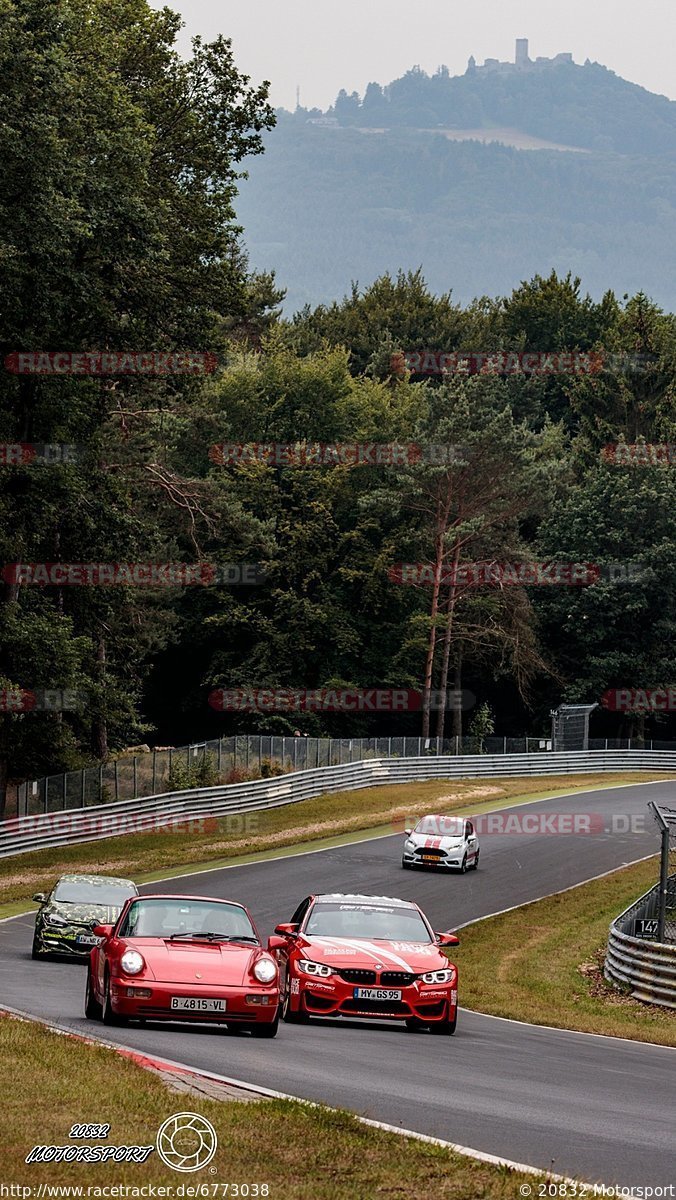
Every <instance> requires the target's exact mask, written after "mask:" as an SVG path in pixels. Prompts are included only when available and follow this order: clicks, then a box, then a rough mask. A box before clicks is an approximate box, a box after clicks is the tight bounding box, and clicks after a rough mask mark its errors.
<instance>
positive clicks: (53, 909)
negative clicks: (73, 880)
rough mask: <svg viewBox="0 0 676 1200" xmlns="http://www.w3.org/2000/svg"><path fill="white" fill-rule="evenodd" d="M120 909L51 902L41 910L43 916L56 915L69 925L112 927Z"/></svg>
mask: <svg viewBox="0 0 676 1200" xmlns="http://www.w3.org/2000/svg"><path fill="white" fill-rule="evenodd" d="M121 912H122V908H121V906H120V907H114V906H113V905H110V904H71V903H69V902H67V901H65V900H52V901H50V903H49V904H47V905H45V907H44V908H43V909H42V915H43V916H48V915H49V916H51V915H52V914H53V913H56V914H57V915H58V916H60V917H63V919H64V921H67V922H68V924H69V925H90V924H91V922H92V921H96V923H97V924H98V925H114V924H115V922H116V921H117V918H118V917H119V915H120V913H121Z"/></svg>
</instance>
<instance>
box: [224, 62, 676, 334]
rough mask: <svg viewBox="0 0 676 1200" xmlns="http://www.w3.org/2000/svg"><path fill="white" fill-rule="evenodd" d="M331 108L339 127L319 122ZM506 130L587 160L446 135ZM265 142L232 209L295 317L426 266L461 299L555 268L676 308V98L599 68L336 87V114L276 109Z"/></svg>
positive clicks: (588, 283)
mask: <svg viewBox="0 0 676 1200" xmlns="http://www.w3.org/2000/svg"><path fill="white" fill-rule="evenodd" d="M322 116H328V117H329V118H332V117H333V118H335V120H336V121H337V122H338V124H337V125H335V124H334V125H333V127H331V126H330V125H329V126H325V125H318V124H313V123H311V121H312V120H313V119H317V118H321V117H322ZM496 126H500V127H509V128H511V129H512V130H521V131H522V132H523V133H524V134H526V135H528V136H530V137H532V138H540V139H542V140H544V141H549V142H553V143H556V144H562V143H563V144H566V145H568V146H576V147H580V148H583V149H585V150H586V151H587V153H584V154H582V153H575V152H572V153H567V152H560V151H549V150H516V149H512V148H510V147H508V146H503V145H499V144H496V143H489V144H487V145H482V144H480V143H479V142H477V141H450V140H448V138H447V137H446V136H445V135H444V133H443V129H452V128H455V129H456V130H459V129H491V128H495V127H496ZM440 127H442V128H440ZM364 129H371V130H374V129H380V130H384V132H382V133H373V132H371V133H367V132H363V130H364ZM434 129H438V132H436V133H434V132H430V130H434ZM422 130H426V131H427V132H422ZM266 147H267V149H266V153H265V155H263V156H262V157H261V158H257V159H254V160H252V162H251V163H250V164H249V171H250V179H249V180H248V181H247V182H244V183H243V184H242V185H241V193H240V198H239V201H238V206H237V207H238V215H239V217H240V219H241V221H242V223H243V225H244V227H245V236H246V241H247V244H248V246H249V251H250V256H251V261H252V264H253V265H254V266H256V267H257V268H261V269H262V268H270V267H274V268H275V269H276V271H277V275H278V280H279V282H280V284H282V285H284V286H285V287H287V288H288V292H289V295H288V302H287V311H293V310H294V309H296V308H299V307H301V306H302V305H303V304H305V303H311V304H315V303H318V302H320V301H327V300H332V299H335V298H340V297H341V296H342V295H343V294H344V293H345V292H346V291H347V290H348V289H349V286H350V282H351V281H352V280H358V281H359V283H360V284H362V285H366V284H368V283H370V282H371V281H372V280H373V279H374V278H376V277H377V276H378V275H380V274H382V272H383V271H385V270H391V271H396V270H397V268H399V267H403V268H416V267H418V266H421V265H422V267H423V270H424V273H425V276H426V278H427V280H428V282H429V283H430V285H431V286H432V287H433V288H435V289H436V290H439V291H442V290H446V289H448V288H452V289H453V292H454V296H455V298H456V299H457V300H463V301H466V300H469V299H471V298H472V297H473V296H476V295H481V294H496V293H504V292H508V291H510V290H511V288H512V287H514V286H516V285H518V283H519V282H520V280H521V279H525V278H529V277H530V276H532V275H533V274H534V273H536V272H540V273H541V274H548V272H549V270H550V269H551V268H552V267H554V268H556V269H557V270H559V271H561V272H563V273H565V272H567V271H568V270H572V271H574V272H575V273H576V274H579V275H581V276H582V279H583V283H584V285H585V287H587V288H588V289H589V290H590V291H592V293H594V294H597V295H600V294H601V293H602V292H603V291H605V290H606V289H607V288H609V287H612V288H613V289H614V290H615V291H617V292H618V293H620V294H623V293H624V292H630V293H631V292H634V291H636V290H640V289H643V290H645V291H647V292H648V293H650V294H651V295H652V296H653V297H654V298H655V299H656V300H657V301H658V302H659V303H661V304H663V305H665V306H667V307H669V308H672V309H674V308H676V272H675V271H674V257H675V250H676V103H674V102H672V101H669V100H666V99H665V98H664V97H661V96H655V95H653V94H652V93H650V92H647V91H645V90H644V89H643V88H639V87H635V86H634V85H633V84H629V83H627V82H626V81H624V80H622V79H619V78H618V77H617V76H615V75H614V74H613V73H612V72H610V71H607V70H606V69H605V68H603V67H599V66H597V65H588V66H584V67H578V66H575V65H573V64H570V65H566V64H564V65H562V66H556V67H551V68H547V69H546V70H543V71H538V72H532V73H530V72H528V73H524V74H519V73H516V72H511V73H505V74H497V73H496V74H489V73H488V72H485V73H484V72H481V71H479V72H477V73H476V74H469V75H465V76H460V77H457V78H450V77H449V76H448V75H447V74H444V73H443V72H442V73H439V74H437V75H434V76H432V77H429V76H427V75H425V74H424V73H423V72H421V71H418V70H415V71H411V72H408V73H407V74H406V75H405V76H404V77H403V78H402V79H400V80H396V81H395V82H394V83H392V84H390V85H389V86H388V87H387V88H385V89H381V88H379V87H378V86H377V85H370V86H369V88H368V89H367V93H366V95H365V97H364V98H363V100H362V101H360V100H359V97H356V96H352V97H349V96H346V95H345V94H344V93H341V96H340V97H339V98H338V100H337V101H336V105H335V106H334V108H333V109H332V110H329V113H328V114H321V113H319V112H318V111H317V110H315V111H314V112H312V113H308V112H306V111H299V112H297V113H295V114H289V113H283V112H282V113H280V114H279V123H278V126H277V128H276V129H275V130H273V131H272V132H271V133H270V134H269V135H268V136H267V138H266ZM589 151H591V153H589Z"/></svg>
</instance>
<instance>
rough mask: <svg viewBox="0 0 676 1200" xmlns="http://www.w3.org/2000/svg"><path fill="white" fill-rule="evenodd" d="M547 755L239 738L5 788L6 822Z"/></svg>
mask: <svg viewBox="0 0 676 1200" xmlns="http://www.w3.org/2000/svg"><path fill="white" fill-rule="evenodd" d="M549 749H551V744H550V743H549V741H548V740H546V739H544V738H527V737H521V738H513V737H486V738H476V737H463V738H460V737H453V738H444V739H439V738H417V737H413V738H411V737H384V738H310V737H274V736H269V735H267V734H265V735H263V734H255V735H246V734H241V735H237V736H233V737H226V738H220V739H218V740H214V741H207V742H198V743H196V744H194V745H191V746H181V747H178V748H176V749H173V748H172V749H158V750H150V751H147V752H144V753H136V754H127V755H124V756H123V757H121V758H117V759H111V760H110V761H109V762H106V763H101V764H100V765H98V766H95V767H86V768H84V769H83V770H80V771H67V772H65V773H64V774H60V775H48V776H46V777H45V778H43V779H36V780H29V781H27V782H23V783H17V784H10V785H9V787H8V789H7V801H6V806H5V816H7V817H14V816H25V815H27V814H31V813H41V812H61V811H63V810H64V809H70V808H86V807H88V806H90V805H93V804H105V803H107V802H108V801H112V800H134V799H136V798H137V797H140V796H156V795H158V794H160V793H162V792H166V791H172V790H175V789H180V788H186V787H209V786H210V785H212V784H213V785H215V784H217V783H240V782H244V781H245V780H247V779H258V778H263V779H264V778H266V777H268V776H271V775H280V774H283V773H284V772H287V771H302V770H308V769H310V768H312V767H330V766H338V765H339V764H342V763H350V762H359V761H360V760H361V759H368V758H415V757H418V758H419V757H421V756H422V755H424V754H522V753H528V752H529V751H530V753H534V752H535V751H538V750H542V751H545V750H549Z"/></svg>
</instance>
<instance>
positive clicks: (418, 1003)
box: [299, 979, 458, 1024]
mask: <svg viewBox="0 0 676 1200" xmlns="http://www.w3.org/2000/svg"><path fill="white" fill-rule="evenodd" d="M397 990H398V991H401V999H400V1000H365V999H363V998H361V997H355V995H354V991H355V987H354V985H353V984H348V983H345V982H344V981H343V980H337V981H335V982H333V981H326V982H324V981H323V980H322V981H321V982H319V981H318V980H317V981H316V980H314V979H312V980H309V979H308V980H305V979H301V980H300V986H299V1000H300V999H301V998H302V1002H303V1008H304V1011H305V1012H306V1013H308V1014H309V1015H311V1016H312V1015H314V1016H317V1017H322V1016H325V1017H360V1018H361V1017H366V1018H370V1019H372V1020H373V1019H375V1020H378V1019H379V1018H380V1019H383V1018H384V1019H387V1020H388V1021H406V1020H409V1019H410V1018H411V1017H417V1018H418V1020H420V1021H423V1022H424V1023H425V1024H432V1023H433V1022H435V1021H452V1020H453V1018H454V1017H455V1012H456V1008H457V1004H458V990H457V985H456V986H455V987H451V986H450V985H444V984H438V985H436V986H435V985H433V984H423V985H422V986H415V985H411V986H409V987H402V988H399V989H397Z"/></svg>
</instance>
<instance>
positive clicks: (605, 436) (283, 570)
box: [0, 0, 676, 795]
mask: <svg viewBox="0 0 676 1200" xmlns="http://www.w3.org/2000/svg"><path fill="white" fill-rule="evenodd" d="M63 11H65V10H61V15H57V12H56V9H53V8H52V7H50V6H44V5H41V4H38V3H37V2H36V0H23V2H22V3H18V2H17V3H14V4H12V5H11V6H10V7H9V10H8V14H9V19H8V21H7V22H6V24H5V28H4V33H3V37H2V40H1V41H0V64H1V66H2V75H1V78H2V85H1V86H2V89H3V93H4V101H5V110H4V111H5V116H4V120H5V129H6V132H5V139H6V144H8V145H11V147H12V154H11V155H10V156H8V157H7V158H6V161H5V168H4V170H3V173H2V176H1V177H0V206H1V210H2V221H1V223H0V256H1V259H2V273H1V275H0V288H1V289H2V305H1V308H2V356H3V358H4V359H5V360H6V361H9V362H10V363H11V361H12V360H11V359H8V356H11V355H14V354H16V352H30V351H32V352H51V353H55V352H78V351H86V352H94V351H103V352H106V353H109V352H111V351H129V352H134V353H141V352H144V353H151V352H161V353H167V352H170V351H179V352H185V351H192V352H195V353H203V352H207V351H208V352H209V353H210V354H212V355H214V356H215V361H217V367H216V370H214V371H208V372H204V373H200V372H196V373H190V374H179V373H170V372H165V373H158V374H154V375H147V374H146V375H143V374H108V375H106V374H102V375H101V374H100V375H96V374H94V375H87V374H58V375H54V374H32V373H30V372H29V373H17V372H16V370H14V369H11V367H10V369H4V370H3V372H2V375H1V377H0V378H1V387H2V394H1V400H0V445H2V447H7V446H10V447H11V446H16V445H17V444H22V445H26V444H40V445H44V444H52V445H59V446H63V445H67V446H73V447H77V454H76V455H75V457H74V459H73V461H69V460H66V461H62V462H55V463H51V464H49V463H44V462H42V463H41V462H38V461H30V462H24V463H17V462H16V461H14V460H12V456H11V455H8V454H5V455H4V457H2V456H0V540H1V543H2V562H3V563H4V564H6V565H7V564H17V563H24V564H36V563H78V564H82V563H97V564H101V563H104V564H105V563H131V562H143V563H148V562H152V563H187V564H195V563H200V564H208V565H210V566H216V567H218V566H219V565H221V566H222V565H223V564H233V563H240V564H245V563H256V564H260V565H261V566H262V568H264V571H263V579H262V582H258V583H257V584H256V585H255V586H248V585H246V584H243V585H240V586H232V585H229V584H228V583H223V582H221V583H214V584H208V585H205V586H199V585H192V586H183V587H181V586H177V587H134V586H121V585H114V586H96V585H89V586H60V585H49V586H36V585H30V584H28V583H20V582H16V580H15V579H14V577H13V576H12V574H11V572H9V571H8V570H7V567H6V569H5V572H4V573H3V579H4V582H3V583H2V584H1V585H0V696H3V697H6V696H7V695H9V694H10V693H12V692H13V691H16V690H17V689H19V690H20V689H28V690H33V691H35V690H36V689H40V688H46V689H73V690H74V691H76V692H77V693H78V696H79V697H80V700H79V703H78V706H77V707H76V708H75V709H74V710H72V711H65V712H60V713H47V712H38V711H36V712H16V711H11V706H9V705H8V704H7V703H6V701H5V703H4V706H3V705H0V795H1V794H2V792H3V789H4V785H5V784H6V782H7V780H8V779H21V778H25V777H29V778H34V777H36V776H38V775H40V774H44V773H47V772H50V771H51V772H53V771H57V770H63V769H66V768H70V767H74V766H78V765H81V764H84V763H88V762H93V761H96V760H97V759H100V758H102V757H105V756H106V755H109V754H111V753H113V752H114V751H115V750H116V749H118V748H120V747H124V746H128V745H131V744H133V743H136V742H139V741H141V740H143V741H150V742H156V743H167V742H171V743H173V744H175V745H180V744H185V743H187V742H189V741H191V740H197V739H199V738H204V737H208V736H214V735H216V734H217V733H219V732H222V733H231V732H235V731H252V732H269V733H283V732H292V731H293V730H294V729H295V728H300V729H301V730H302V732H308V733H310V734H330V735H332V736H343V735H346V736H349V735H352V734H375V733H381V734H385V733H391V734H394V733H410V734H418V733H419V732H420V730H421V722H422V723H423V724H424V722H425V720H426V714H425V713H424V712H423V713H422V714H421V713H410V714H398V715H396V716H392V715H390V714H387V713H380V714H370V715H367V714H349V713H341V712H335V713H318V712H313V713H303V712H299V713H281V712H280V713H277V714H274V715H271V714H262V713H247V712H243V713H227V712H218V711H216V710H215V709H214V707H213V706H212V705H210V704H209V695H210V693H211V692H212V691H213V689H217V688H222V687H225V688H261V687H266V688H269V687H292V688H313V689H314V688H330V687H360V688H410V689H418V690H420V691H421V692H422V693H423V694H429V692H430V690H432V689H434V690H435V691H441V692H444V691H445V690H446V689H449V690H450V689H454V688H455V689H457V688H463V689H467V690H468V691H470V692H471V693H472V694H473V696H474V697H475V698H476V702H475V705H474V708H473V709H472V710H468V711H466V712H465V713H464V714H463V719H464V721H465V722H466V723H469V722H470V721H471V720H472V719H473V716H474V715H475V714H476V712H477V711H479V710H482V711H483V712H484V713H488V712H490V717H491V720H492V722H493V724H494V727H495V731H496V732H497V733H505V734H511V733H515V734H519V733H523V732H526V731H531V732H534V733H536V734H537V733H539V732H542V731H543V730H545V729H546V728H547V720H548V713H549V711H550V709H551V707H552V706H554V705H555V704H557V703H559V702H560V701H561V700H571V701H573V700H579V701H588V702H600V700H601V697H602V696H603V694H604V693H605V692H606V691H607V690H608V689H613V688H623V687H634V688H657V687H664V688H666V687H669V686H671V685H673V684H674V682H675V681H676V661H675V656H676V650H675V647H676V639H675V637H674V634H675V632H676V604H675V601H674V588H673V579H674V570H675V568H676V505H675V504H674V496H675V486H674V481H675V479H676V462H674V455H672V454H670V452H669V450H668V447H669V446H672V449H673V445H672V444H673V443H676V405H675V400H676V319H675V318H674V316H673V315H672V314H671V313H669V312H664V311H662V310H661V309H660V308H659V307H658V306H657V304H655V303H654V302H653V301H652V300H651V299H650V298H649V296H648V295H646V294H644V293H643V291H641V290H640V289H637V290H636V293H635V294H633V295H631V296H621V297H618V296H616V295H614V294H613V293H612V292H611V291H607V292H606V294H605V295H604V296H603V297H602V298H601V299H596V300H594V299H592V298H590V297H589V296H588V295H587V294H586V292H585V290H584V288H583V287H582V285H581V283H580V280H579V279H577V278H576V277H574V276H573V275H571V274H569V273H568V272H567V271H559V272H558V273H556V272H552V273H551V274H550V273H544V274H542V275H536V276H534V277H533V278H531V279H526V280H525V281H524V282H522V283H521V284H520V285H519V286H517V287H516V288H513V289H510V291H509V292H508V293H506V294H505V295H503V296H496V297H494V298H490V297H486V296H480V297H478V298H477V299H476V300H474V301H473V302H468V303H465V304H462V305H461V304H458V303H456V302H455V301H454V299H453V297H452V294H451V293H450V289H451V288H452V286H453V283H454V280H453V278H452V273H451V274H449V277H448V280H447V289H448V290H441V291H437V292H436V293H435V292H433V291H432V290H431V289H430V288H429V287H428V286H427V284H426V283H425V280H424V278H423V277H422V275H421V273H420V272H416V271H400V272H397V271H394V272H392V273H391V274H384V275H383V276H382V277H381V278H379V279H378V280H377V281H376V282H374V283H373V284H372V285H370V286H368V287H366V288H364V289H361V290H360V289H358V288H355V289H353V291H352V292H351V293H349V294H348V295H347V296H346V297H345V298H343V299H336V301H335V302H333V303H330V304H326V305H320V306H318V307H317V306H315V307H307V308H305V309H303V310H302V311H300V312H299V313H297V314H296V315H295V316H293V317H291V316H287V317H283V316H282V315H281V302H282V299H283V288H282V286H281V285H282V284H284V285H285V284H286V282H287V281H286V280H282V281H279V282H278V281H277V280H275V278H274V276H273V275H272V274H269V273H268V274H265V273H261V272H254V271H252V270H251V269H250V268H249V266H248V264H247V260H246V255H245V253H244V249H243V237H242V231H241V229H240V227H239V226H238V223H237V216H236V213H237V211H238V208H239V205H238V201H237V197H236V187H237V176H238V173H239V172H240V171H241V170H242V169H243V164H244V160H246V159H249V158H250V156H252V155H256V154H258V153H260V151H261V149H262V135H263V132H264V131H265V130H270V129H272V127H273V125H274V114H273V112H272V110H271V108H270V107H269V104H268V101H267V93H266V88H265V86H260V87H258V86H255V85H253V84H252V83H251V81H250V80H249V79H247V78H246V77H245V76H242V75H241V74H240V73H239V72H238V70H237V68H236V66H235V64H234V61H233V57H232V50H231V47H230V44H229V42H228V41H227V40H226V39H219V40H218V41H216V42H215V43H212V44H202V43H200V42H197V43H195V45H194V46H193V52H192V57H191V58H190V59H189V60H188V61H185V60H182V59H180V58H178V56H177V55H176V52H175V50H174V48H173V47H174V42H175V38H176V35H177V30H178V21H177V19H176V18H174V17H173V16H172V15H171V14H170V13H169V12H168V11H167V10H162V11H156V10H153V9H151V8H149V7H148V6H147V4H146V3H145V0H71V3H70V5H69V6H68V9H67V13H68V14H69V16H68V19H67V20H64V19H63ZM36 79H37V80H40V81H41V84H42V85H43V86H42V87H41V88H39V89H36V87H35V81H36ZM29 99H30V103H29V102H28V101H29ZM269 136H272V137H274V133H273V134H271V135H269ZM246 165H248V163H247V164H246ZM278 203H279V205H280V207H281V206H282V205H283V203H284V201H283V198H282V197H281V196H280V197H279V200H278ZM420 349H430V350H435V351H440V352H447V353H450V352H453V351H458V350H462V351H466V352H469V353H473V354H478V353H490V352H496V351H500V350H502V351H513V352H514V353H515V354H523V353H526V352H530V351H533V352H547V353H561V352H564V351H580V352H595V353H596V354H597V358H596V359H595V360H594V361H595V362H600V361H601V359H600V358H599V356H600V355H602V356H604V357H603V358H602V366H601V367H600V369H598V370H594V371H591V372H586V371H578V372H574V371H562V372H558V373H552V372H551V371H544V372H538V371H532V370H531V371H524V370H514V371H512V370H510V371H502V372H500V371H495V370H490V369H487V370H485V371H481V372H477V373H473V374H467V373H463V372H459V371H455V372H452V373H450V374H447V375H446V376H443V377H442V376H438V375H431V376H427V375H423V374H416V373H414V372H411V371H409V370H408V369H407V367H406V360H405V357H404V358H403V359H402V355H404V356H405V354H406V352H407V351H411V350H420ZM402 364H403V365H402ZM622 441H624V442H626V443H629V444H630V445H631V446H636V445H637V444H639V445H640V444H642V443H644V442H645V443H647V444H648V445H649V446H654V445H656V444H657V445H659V446H660V447H662V449H661V450H660V451H659V452H658V451H652V452H651V451H650V450H646V451H643V452H642V453H639V454H636V453H633V454H625V455H624V456H620V457H619V458H616V457H613V455H612V454H610V453H609V452H608V450H607V449H605V448H607V447H608V446H614V445H617V444H618V443H619V442H622ZM224 443H236V444H241V443H246V444H250V443H256V444H258V445H261V444H271V443H273V444H274V443H279V444H284V445H286V444H289V443H291V444H297V443H301V444H304V445H314V444H316V443H319V444H321V445H335V444H349V445H354V444H355V443H370V444H392V443H396V444H398V445H399V444H405V445H409V444H413V445H416V446H423V447H424V446H453V447H456V448H459V449H458V453H457V454H454V455H452V456H450V457H449V460H448V461H429V459H428V458H425V457H424V456H423V457H422V459H421V460H420V461H411V462H410V463H401V464H399V465H397V466H389V465H361V466H350V465H346V464H344V463H337V464H333V465H330V464H329V465H321V466H314V467H311V466H308V465H298V466H294V465H291V466H280V465H277V464H274V463H269V462H266V461H261V460H260V458H259V460H256V458H255V457H252V458H250V459H248V460H246V461H241V462H239V463H236V464H230V465H228V464H227V463H224V462H222V461H219V454H218V453H215V452H214V450H213V447H214V446H219V445H222V444H224ZM665 446H666V447H667V449H666V450H665V449H664V448H665ZM651 453H652V458H651ZM221 457H222V456H221ZM478 561H482V562H484V561H495V562H500V563H505V562H512V563H528V562H540V563H543V562H577V563H580V562H584V563H591V564H595V565H596V566H597V567H598V568H599V572H598V577H597V578H596V580H595V582H593V583H592V584H590V585H589V586H566V585H558V586H543V587H536V586H506V587H464V586H462V585H461V584H458V582H457V580H456V577H455V576H454V575H453V572H451V573H450V574H448V569H449V568H454V569H456V568H458V567H461V566H462V565H463V564H467V563H474V562H478ZM402 562H413V563H427V564H435V565H436V567H437V568H438V571H437V574H438V577H439V579H440V582H439V584H438V586H436V587H435V586H432V587H430V586H425V585H422V586H407V587H404V586H398V585H397V584H396V583H395V582H393V581H392V567H393V565H395V564H397V563H402ZM618 564H619V565H620V566H621V565H622V564H626V565H627V566H629V565H630V564H631V565H632V566H633V567H636V571H635V572H634V573H633V574H631V573H630V574H631V578H629V577H627V578H625V579H624V580H623V579H622V578H621V572H620V573H619V577H618V572H617V570H616V568H617V566H618ZM603 568H609V569H608V570H605V569H603ZM444 572H446V574H444ZM3 707H4V709H5V711H1V709H2V708H3ZM8 708H10V711H7V709H8ZM440 711H443V709H442V710H440ZM457 720H458V714H457V713H456V714H455V722H456V723H455V724H454V725H453V728H451V724H450V723H451V721H453V716H452V715H448V714H447V716H446V732H447V733H450V732H457V731H458V727H457ZM599 721H600V724H599V728H601V727H602V725H603V722H605V726H604V727H605V730H606V732H608V733H609V734H611V735H612V736H618V735H624V736H626V733H627V732H630V731H633V732H634V733H636V732H640V731H641V730H645V731H647V732H652V733H653V734H654V736H659V737H666V738H668V737H672V738H676V721H675V720H674V717H673V715H671V716H669V715H668V714H657V715H649V716H648V717H647V719H646V718H645V717H644V715H643V714H638V715H637V714H623V713H620V712H614V713H612V712H604V710H601V711H600V717H599ZM429 728H430V731H431V733H432V734H435V733H437V732H438V730H439V712H438V711H433V712H432V713H430V714H429Z"/></svg>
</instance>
